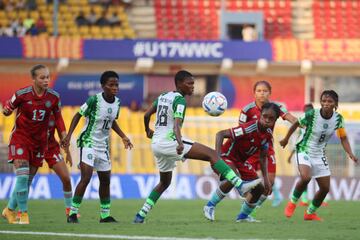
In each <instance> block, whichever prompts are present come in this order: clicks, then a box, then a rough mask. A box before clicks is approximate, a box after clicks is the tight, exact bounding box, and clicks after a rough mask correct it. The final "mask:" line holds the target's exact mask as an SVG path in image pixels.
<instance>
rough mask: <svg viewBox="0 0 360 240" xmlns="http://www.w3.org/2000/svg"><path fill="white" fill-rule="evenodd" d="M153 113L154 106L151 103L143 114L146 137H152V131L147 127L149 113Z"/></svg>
mask: <svg viewBox="0 0 360 240" xmlns="http://www.w3.org/2000/svg"><path fill="white" fill-rule="evenodd" d="M154 113H156V106H154V105H151V107H150V108H149V109H148V110H147V111H146V112H145V114H144V126H145V132H146V136H147V137H148V138H152V136H153V134H154V131H153V130H152V129H150V127H149V123H150V119H151V115H153V114H154Z"/></svg>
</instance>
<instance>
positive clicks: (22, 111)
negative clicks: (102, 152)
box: [7, 86, 65, 152]
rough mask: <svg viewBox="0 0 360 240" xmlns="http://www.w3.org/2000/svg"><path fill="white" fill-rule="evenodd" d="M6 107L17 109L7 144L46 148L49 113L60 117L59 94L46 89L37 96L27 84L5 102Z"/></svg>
mask: <svg viewBox="0 0 360 240" xmlns="http://www.w3.org/2000/svg"><path fill="white" fill-rule="evenodd" d="M7 107H9V108H10V109H12V110H14V109H17V112H16V120H15V126H14V128H13V131H12V134H11V136H10V143H9V145H14V144H23V145H25V146H27V147H28V148H29V149H30V150H32V151H38V152H44V151H45V150H46V149H47V142H48V128H49V118H50V114H51V113H54V116H55V118H56V119H58V118H59V117H61V112H60V97H59V94H58V93H57V92H55V91H54V90H52V89H47V90H46V91H45V93H44V94H43V95H42V96H41V97H39V96H37V95H36V93H35V92H34V90H33V87H32V86H29V87H26V88H22V89H20V90H18V91H17V92H16V93H15V94H14V95H13V97H12V98H11V100H10V101H8V102H7ZM64 128H65V126H64Z"/></svg>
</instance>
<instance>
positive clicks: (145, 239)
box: [0, 230, 305, 240]
mask: <svg viewBox="0 0 360 240" xmlns="http://www.w3.org/2000/svg"><path fill="white" fill-rule="evenodd" d="M0 234H15V235H43V236H60V237H79V238H98V239H99V238H105V239H130V240H210V239H217V238H210V237H209V238H177V237H151V236H127V235H106V234H79V233H56V232H27V231H24V232H22V231H1V230H0ZM218 240H235V239H218ZM238 240H264V239H261V238H246V239H245V238H241V239H238ZM272 240H275V239H272ZM291 240H305V239H291Z"/></svg>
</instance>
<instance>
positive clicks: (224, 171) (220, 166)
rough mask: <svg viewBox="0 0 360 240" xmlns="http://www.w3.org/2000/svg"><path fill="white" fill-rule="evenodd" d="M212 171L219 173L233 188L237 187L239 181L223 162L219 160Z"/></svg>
mask: <svg viewBox="0 0 360 240" xmlns="http://www.w3.org/2000/svg"><path fill="white" fill-rule="evenodd" d="M213 167H214V169H215V170H216V171H218V172H219V173H220V175H221V176H222V177H224V178H225V179H226V180H228V181H229V182H231V183H232V184H233V185H234V186H235V187H239V186H240V184H241V179H240V178H239V177H238V176H237V175H236V174H235V172H234V171H233V170H232V169H231V168H230V167H229V166H228V165H227V164H226V163H225V162H224V160H222V159H219V161H217V162H216V163H215V164H214V165H213Z"/></svg>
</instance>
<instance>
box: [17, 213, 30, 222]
mask: <svg viewBox="0 0 360 240" xmlns="http://www.w3.org/2000/svg"><path fill="white" fill-rule="evenodd" d="M17 224H30V220H29V214H28V213H27V212H22V213H21V214H20V217H19V221H18V222H17Z"/></svg>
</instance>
